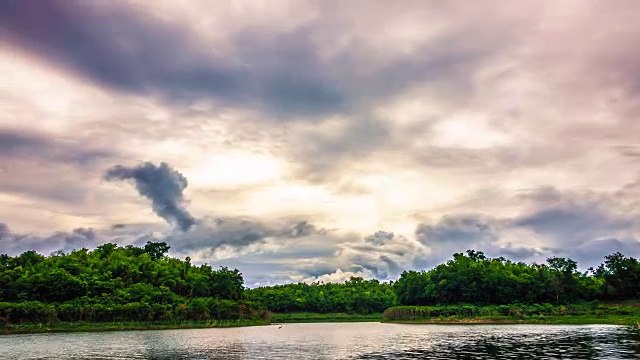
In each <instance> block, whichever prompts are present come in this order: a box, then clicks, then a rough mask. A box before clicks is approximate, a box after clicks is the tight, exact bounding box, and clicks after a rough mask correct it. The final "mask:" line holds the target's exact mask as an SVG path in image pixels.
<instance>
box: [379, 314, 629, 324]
mask: <svg viewBox="0 0 640 360" xmlns="http://www.w3.org/2000/svg"><path fill="white" fill-rule="evenodd" d="M638 321H640V319H639V318H635V319H632V318H629V317H626V316H622V315H613V316H603V317H595V316H590V315H586V316H571V315H566V316H545V317H538V318H536V317H528V318H513V317H508V316H490V317H482V316H477V317H458V316H450V317H437V318H424V319H407V320H383V321H382V322H385V323H396V324H557V325H594V324H608V325H636V324H637V323H638Z"/></svg>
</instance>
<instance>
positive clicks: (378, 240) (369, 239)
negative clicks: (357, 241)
mask: <svg viewBox="0 0 640 360" xmlns="http://www.w3.org/2000/svg"><path fill="white" fill-rule="evenodd" d="M393 237H394V234H393V233H392V232H386V231H376V232H375V233H373V234H371V235H368V236H365V238H364V242H366V243H370V244H373V245H384V244H385V243H387V242H389V241H391V240H393Z"/></svg>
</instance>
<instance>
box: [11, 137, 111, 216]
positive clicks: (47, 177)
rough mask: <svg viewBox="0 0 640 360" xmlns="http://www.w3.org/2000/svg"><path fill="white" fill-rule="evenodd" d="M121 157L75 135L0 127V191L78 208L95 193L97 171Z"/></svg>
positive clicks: (108, 149)
mask: <svg viewBox="0 0 640 360" xmlns="http://www.w3.org/2000/svg"><path fill="white" fill-rule="evenodd" d="M119 156H120V155H119V152H118V151H117V150H115V149H112V148H107V147H101V146H96V145H95V144H93V143H91V142H90V141H86V140H82V139H78V138H75V137H73V136H66V135H65V136H59V135H53V134H47V133H44V132H39V131H37V130H26V129H25V130H17V129H13V128H2V127H0V169H1V170H0V174H2V176H0V192H3V193H7V194H20V195H26V196H28V197H31V198H37V199H38V200H39V201H53V202H56V203H60V204H72V205H73V207H74V208H76V209H77V208H80V207H79V206H78V205H79V204H83V203H84V201H85V200H86V198H87V197H88V194H89V193H91V192H92V190H93V187H94V185H95V184H94V183H95V181H93V180H94V176H95V171H96V170H97V168H98V167H100V166H101V165H102V164H103V163H104V162H106V161H112V160H114V159H117V158H118V157H119ZM96 178H99V176H97V177H96ZM70 211H73V210H70Z"/></svg>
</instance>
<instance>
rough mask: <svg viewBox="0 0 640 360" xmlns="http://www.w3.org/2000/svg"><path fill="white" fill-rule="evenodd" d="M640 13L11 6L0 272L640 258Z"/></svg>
mask: <svg viewBox="0 0 640 360" xmlns="http://www.w3.org/2000/svg"><path fill="white" fill-rule="evenodd" d="M638 18H640V3H638V2H637V1H634V0H629V1H624V0H620V1H615V2H605V1H586V0H575V1H572V0H564V1H558V0H550V1H538V0H531V1H524V0H523V1H514V2H507V1H472V2H471V1H427V0H417V1H407V0H405V1H369V0H367V1H364V0H363V1H359V0H353V1H331V0H323V1H299V0H292V1H280V0H246V1H241V0H230V1H209V0H207V1H196V0H190V1H181V2H178V1H173V0H164V1H158V0H156V1H153V2H149V1H97V0H96V1H80V0H78V1H72V0H60V1H46V2H35V1H20V0H5V1H1V2H0V74H2V75H1V77H2V80H0V82H1V86H0V252H2V253H9V254H19V253H21V252H23V251H26V250H29V249H35V250H37V251H38V252H40V253H42V254H45V255H48V254H49V253H51V252H52V251H55V250H58V249H64V250H66V251H69V250H71V249H74V248H82V247H86V248H94V247H95V246H97V245H99V244H101V243H104V242H116V243H118V244H120V245H126V244H144V243H146V242H147V241H166V242H167V243H169V245H170V246H171V251H170V253H171V255H172V256H178V257H181V258H184V257H186V256H189V257H191V259H192V261H193V262H196V263H209V264H211V265H213V266H219V265H226V266H230V267H237V268H238V269H240V270H241V272H242V273H243V274H244V275H245V280H246V282H247V284H249V285H252V286H253V285H260V284H272V283H283V282H292V281H313V280H322V281H340V280H344V279H347V278H348V277H349V276H352V275H357V276H363V277H365V278H378V279H382V280H385V279H396V278H397V277H398V276H399V274H400V273H401V272H402V271H403V270H405V269H427V268H429V267H431V266H433V265H436V264H438V263H440V262H442V261H445V260H446V259H448V258H450V257H451V255H452V254H453V253H454V252H463V251H465V250H467V249H476V250H480V251H484V252H485V253H487V254H488V255H489V256H505V257H507V258H510V259H513V260H516V261H525V262H532V261H536V262H541V261H544V260H545V259H546V258H547V257H549V256H554V255H555V256H568V257H571V258H573V259H575V260H577V261H578V262H579V264H580V265H581V268H583V269H585V268H586V267H588V266H593V265H597V264H599V263H600V262H601V261H602V259H603V257H604V256H605V255H607V254H610V253H613V252H615V251H621V252H623V253H625V254H626V255H630V256H636V257H637V256H640V222H639V219H640V217H639V215H640V121H639V116H640V47H639V46H638V39H639V38H640V23H638V21H637V19H638Z"/></svg>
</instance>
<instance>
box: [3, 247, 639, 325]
mask: <svg viewBox="0 0 640 360" xmlns="http://www.w3.org/2000/svg"><path fill="white" fill-rule="evenodd" d="M169 249H170V246H169V245H167V244H166V243H164V242H160V243H157V242H148V243H147V244H146V245H144V246H141V247H137V246H131V245H128V246H124V247H120V246H117V245H116V244H111V243H107V244H103V245H101V246H98V247H97V248H96V249H94V250H87V249H80V250H74V251H72V252H70V253H64V252H61V251H59V252H56V253H53V254H51V255H49V256H43V255H40V254H38V253H36V252H35V251H27V252H24V253H22V254H20V255H19V256H14V257H12V256H8V255H0V325H3V324H16V323H55V322H74V321H76V322H77V321H86V322H115V321H139V322H171V321H202V320H211V319H216V320H226V319H262V320H265V321H268V318H269V316H270V313H271V312H274V313H301V312H305V313H351V314H375V313H382V312H383V311H385V310H386V309H389V308H392V307H394V306H405V307H406V306H427V307H430V308H425V309H426V310H424V309H423V310H421V311H427V312H430V313H431V312H434V311H435V312H436V313H437V312H438V311H445V310H446V309H454V308H455V309H457V307H456V306H463V307H464V306H467V305H469V306H476V307H482V306H485V307H486V306H494V305H495V306H503V305H509V304H519V305H523V306H524V305H531V306H534V305H535V306H542V305H540V304H546V305H543V306H542V307H544V306H547V307H549V306H560V305H567V304H580V303H587V302H592V301H594V300H599V301H608V302H622V301H633V300H634V299H638V297H639V295H640V264H639V262H638V260H637V259H635V258H632V257H626V256H624V255H623V254H620V253H615V254H611V255H608V256H606V257H605V259H604V262H603V263H602V264H601V265H600V266H598V267H597V268H595V269H589V270H587V271H585V272H580V271H578V264H577V263H576V262H575V261H573V260H571V259H568V258H559V257H552V258H549V259H547V262H546V263H544V264H526V263H523V262H513V261H511V260H508V259H505V258H502V257H499V258H488V257H486V256H485V255H484V253H482V252H479V251H475V250H468V251H467V252H466V254H463V253H456V254H454V255H453V258H452V259H451V260H449V261H447V262H446V263H444V264H440V265H438V266H436V267H434V268H433V269H430V270H424V271H413V270H410V271H405V272H403V273H402V275H401V276H400V278H399V279H398V280H396V281H390V282H381V281H378V280H364V279H362V278H358V277H352V278H351V279H350V280H348V281H346V282H345V283H341V284H337V283H326V284H325V283H318V282H316V283H312V284H307V283H298V284H285V285H275V286H268V287H258V288H253V289H247V288H245V285H244V279H243V276H242V274H241V273H240V271H239V270H237V269H234V270H231V269H229V268H227V267H219V268H218V269H214V268H213V267H211V266H209V265H206V264H204V265H194V264H191V260H190V259H189V258H186V259H185V260H180V259H176V258H172V257H169V256H167V253H168V251H169ZM447 306H448V308H447ZM451 306H454V307H451ZM535 306H534V308H535V309H537V308H536V307H535ZM436 307H442V309H445V310H438V311H436V310H435V309H436ZM534 308H530V309H534ZM460 309H462V310H460V311H463V310H464V309H466V310H464V311H471V310H469V308H464V309H463V308H462V307H461V308H460ZM496 309H498V308H496ZM500 309H506V308H500ZM500 309H498V310H495V311H496V312H500V311H506V310H500ZM405 310H406V309H405ZM405 310H403V311H405ZM411 311H413V310H411ZM446 311H450V310H446ZM451 311H453V310H451ZM456 311H457V310H456ZM473 311H480V310H473ZM473 311H472V312H473ZM482 311H485V310H482ZM487 311H488V310H487ZM492 311H494V310H492ZM509 311H510V310H509ZM531 311H533V310H531Z"/></svg>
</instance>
